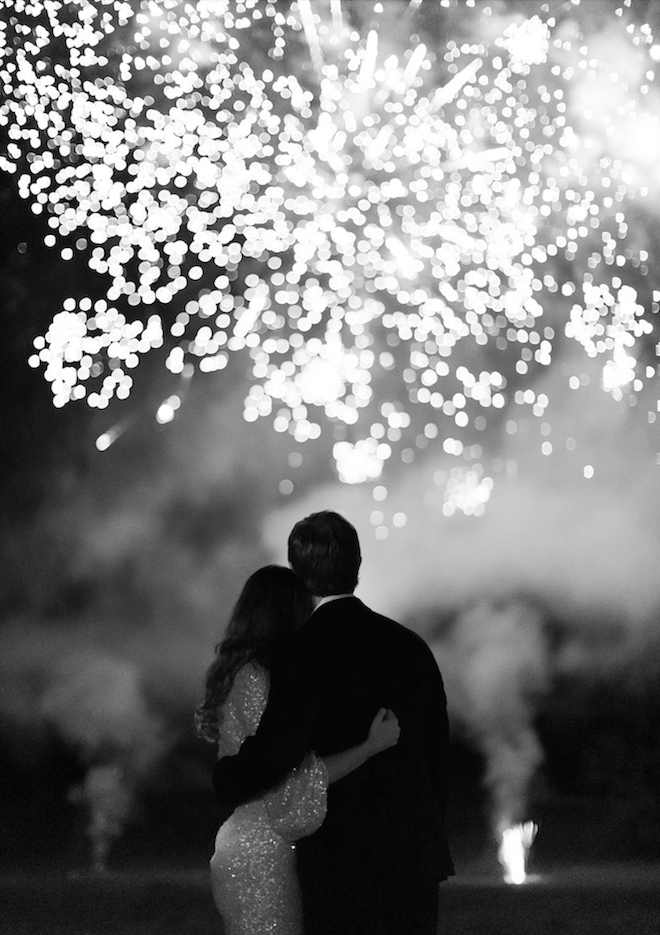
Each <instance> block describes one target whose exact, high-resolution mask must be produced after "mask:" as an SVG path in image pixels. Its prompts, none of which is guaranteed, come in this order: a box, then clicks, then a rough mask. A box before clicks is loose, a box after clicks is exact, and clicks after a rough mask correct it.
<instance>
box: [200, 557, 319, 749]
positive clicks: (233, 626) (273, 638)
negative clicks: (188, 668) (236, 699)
mask: <svg viewBox="0 0 660 935" xmlns="http://www.w3.org/2000/svg"><path fill="white" fill-rule="evenodd" d="M312 609H313V602H312V598H311V595H310V593H309V591H308V590H307V588H306V587H305V585H304V584H303V583H302V581H301V580H300V578H298V576H297V575H295V574H294V573H293V572H292V571H291V570H290V569H289V568H284V567H282V566H281V565H266V566H265V567H264V568H260V569H259V570H258V571H255V572H254V574H253V575H251V576H250V577H249V578H248V580H247V581H246V583H245V586H244V588H243V590H242V592H241V595H240V597H239V598H238V600H237V602H236V606H235V607H234V610H233V611H232V615H231V617H230V619H229V624H228V626H227V630H226V632H225V636H224V639H223V640H222V641H221V642H220V643H218V645H217V646H216V647H215V659H214V660H213V662H212V663H211V665H210V666H209V669H208V672H207V673H206V692H205V695H204V699H203V700H202V701H200V703H199V704H198V705H197V707H196V708H195V730H196V732H197V734H198V735H199V736H200V737H201V738H202V739H203V740H207V741H208V742H209V743H216V742H217V741H218V738H219V734H220V730H219V728H220V724H221V722H222V711H221V707H222V704H223V702H224V701H225V700H226V698H227V696H228V695H229V692H230V690H231V687H232V684H233V682H234V678H235V677H236V673H237V672H238V670H239V669H240V668H241V667H242V666H244V665H245V664H246V663H247V662H251V661H252V660H254V661H256V662H259V663H261V665H263V666H266V667H268V666H269V665H270V662H271V658H272V654H273V651H274V650H275V649H276V647H277V646H278V645H279V644H280V642H281V641H282V640H283V639H285V638H286V637H287V636H289V635H290V634H292V633H293V632H295V630H297V629H298V628H299V627H300V626H302V624H303V623H304V622H305V620H307V618H308V617H309V615H310V614H311V612H312Z"/></svg>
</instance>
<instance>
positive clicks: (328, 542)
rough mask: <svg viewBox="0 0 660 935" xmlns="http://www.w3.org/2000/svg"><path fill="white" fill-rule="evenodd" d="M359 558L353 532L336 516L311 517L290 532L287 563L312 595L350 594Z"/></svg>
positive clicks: (323, 514) (355, 582)
mask: <svg viewBox="0 0 660 935" xmlns="http://www.w3.org/2000/svg"><path fill="white" fill-rule="evenodd" d="M361 561H362V555H361V554H360V542H359V539H358V534H357V532H356V531H355V528H354V527H353V526H351V524H350V523H349V522H348V520H346V519H344V517H343V516H340V515H339V513H332V512H331V511H330V510H323V511H322V512H321V513H311V514H310V515H309V516H306V517H305V519H301V520H300V522H299V523H296V525H295V526H294V527H293V529H292V530H291V535H290V536H289V563H290V565H291V567H292V569H293V570H294V571H295V573H296V574H297V575H298V576H299V577H300V578H302V580H303V581H304V582H305V584H306V585H307V587H308V589H309V590H310V591H311V593H312V594H314V595H316V596H317V597H327V596H328V595H331V594H352V593H353V591H354V590H355V587H356V585H357V582H358V572H359V570H360V563H361Z"/></svg>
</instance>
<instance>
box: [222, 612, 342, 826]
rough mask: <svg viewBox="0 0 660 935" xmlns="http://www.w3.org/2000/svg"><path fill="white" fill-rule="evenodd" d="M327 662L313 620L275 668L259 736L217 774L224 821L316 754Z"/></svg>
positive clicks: (223, 761) (258, 731)
mask: <svg viewBox="0 0 660 935" xmlns="http://www.w3.org/2000/svg"><path fill="white" fill-rule="evenodd" d="M322 660H323V653H322V651H321V649H320V645H319V634H318V633H317V629H316V627H314V624H313V622H312V621H310V622H309V623H308V624H306V626H305V627H303V629H302V630H301V631H300V633H299V634H297V635H296V636H295V637H294V638H293V639H292V640H291V642H290V644H289V646H288V647H287V650H286V652H284V653H282V655H281V658H280V659H279V660H278V661H277V662H276V663H275V664H274V665H273V667H272V670H271V683H270V692H269V696H268V704H267V706H266V710H265V711H264V714H263V717H262V719H261V723H260V724H259V728H258V730H257V732H256V734H255V735H254V736H253V737H248V738H247V739H246V740H245V741H244V742H243V744H242V746H241V749H240V750H239V752H238V753H237V754H236V756H231V757H224V758H223V759H221V760H219V761H218V762H217V763H216V765H215V767H214V769H213V788H214V789H215V793H216V796H217V798H218V802H219V806H220V811H221V818H222V820H226V818H228V817H229V815H231V813H232V812H233V811H234V809H235V808H236V807H237V806H238V805H242V804H243V803H244V802H247V801H250V800H251V799H254V798H257V797H258V796H260V795H263V793H265V792H267V791H268V790H269V789H272V788H273V787H274V786H276V785H277V784H278V783H279V782H281V780H282V779H284V777H285V776H286V775H287V773H289V772H290V771H291V770H292V769H293V768H294V767H295V766H297V765H298V764H299V763H300V762H301V760H302V759H303V757H304V755H305V753H307V752H308V750H309V749H310V737H311V732H312V728H313V725H314V723H315V720H316V716H317V712H318V706H319V700H320V697H321V693H322V691H323V687H324V684H325V676H324V666H323V665H322Z"/></svg>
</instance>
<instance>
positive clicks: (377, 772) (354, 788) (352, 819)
mask: <svg viewBox="0 0 660 935" xmlns="http://www.w3.org/2000/svg"><path fill="white" fill-rule="evenodd" d="M288 557H289V562H290V565H291V568H292V569H293V571H290V570H289V569H286V568H281V567H278V566H274V565H271V566H267V567H266V568H262V569H260V570H259V571H257V572H255V574H254V575H252V577H251V578H250V579H249V580H248V582H247V584H246V585H245V587H244V589H243V592H242V594H241V596H240V598H239V600H238V603H237V604H236V607H235V608H234V612H233V615H232V618H231V621H230V624H229V627H228V629H227V633H226V636H225V639H224V640H223V642H222V643H221V644H219V646H218V648H217V655H216V659H215V661H214V662H213V664H212V665H211V667H210V669H209V672H208V675H207V683H206V697H205V699H204V701H203V702H201V704H200V705H199V706H198V709H197V724H198V730H199V732H200V733H201V734H202V736H204V737H205V738H206V739H211V740H214V741H215V742H217V744H218V762H217V763H216V765H215V767H214V772H213V785H214V788H215V792H216V795H217V798H218V801H219V805H220V812H221V820H222V823H221V827H220V830H219V831H218V835H217V838H216V847H215V853H214V855H213V858H212V860H211V873H212V885H213V894H214V898H215V901H216V905H217V906H218V909H219V911H220V913H221V915H222V916H223V919H224V924H225V932H226V935H266V933H275V935H303V932H304V935H435V933H436V929H437V915H438V883H439V881H441V880H444V879H446V878H447V877H448V876H450V875H452V874H453V868H452V862H451V858H450V855H449V851H448V848H447V843H446V840H445V836H444V830H443V818H444V809H445V802H446V796H447V784H448V753H449V737H448V725H447V713H446V698H445V693H444V688H443V683H442V678H441V675H440V672H439V670H438V667H437V664H436V662H435V659H434V658H433V655H432V653H431V651H430V649H429V648H428V646H427V645H426V643H425V642H424V641H423V640H422V639H421V637H419V636H417V635H416V634H414V633H412V632H411V631H410V630H407V629H406V628H404V627H402V626H401V625H399V624H397V623H395V622H394V621H392V620H388V619H387V618H385V617H381V616H379V615H378V614H376V613H374V612H373V611H371V610H369V608H367V607H366V606H365V605H364V604H363V603H362V602H361V601H360V600H358V599H357V598H356V597H354V596H353V591H354V590H355V587H356V585H357V581H358V571H359V568H360V562H361V554H360V544H359V541H358V536H357V533H356V531H355V529H354V528H353V526H352V525H351V524H350V523H349V522H348V521H347V520H345V519H344V518H343V517H342V516H340V515H339V514H337V513H332V512H329V511H325V512H321V513H313V514H312V515H310V516H308V517H307V518H306V519H303V520H301V521H300V522H299V523H297V524H296V525H295V526H294V528H293V530H292V532H291V535H290V536H289V555H288ZM294 842H295V845H294Z"/></svg>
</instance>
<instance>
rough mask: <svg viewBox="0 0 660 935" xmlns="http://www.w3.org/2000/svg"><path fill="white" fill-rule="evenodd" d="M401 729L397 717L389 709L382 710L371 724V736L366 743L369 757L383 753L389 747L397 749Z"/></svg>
mask: <svg viewBox="0 0 660 935" xmlns="http://www.w3.org/2000/svg"><path fill="white" fill-rule="evenodd" d="M400 733H401V728H400V727H399V721H398V720H397V716H396V714H395V713H394V712H393V711H390V709H389V708H380V710H379V711H378V714H377V715H376V717H375V718H374V719H373V721H372V722H371V727H370V728H369V734H368V736H367V739H366V741H365V747H366V750H367V754H368V756H374V754H376V753H382V751H383V750H387V749H388V748H389V747H395V746H396V745H397V743H398V742H399V734H400Z"/></svg>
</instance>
